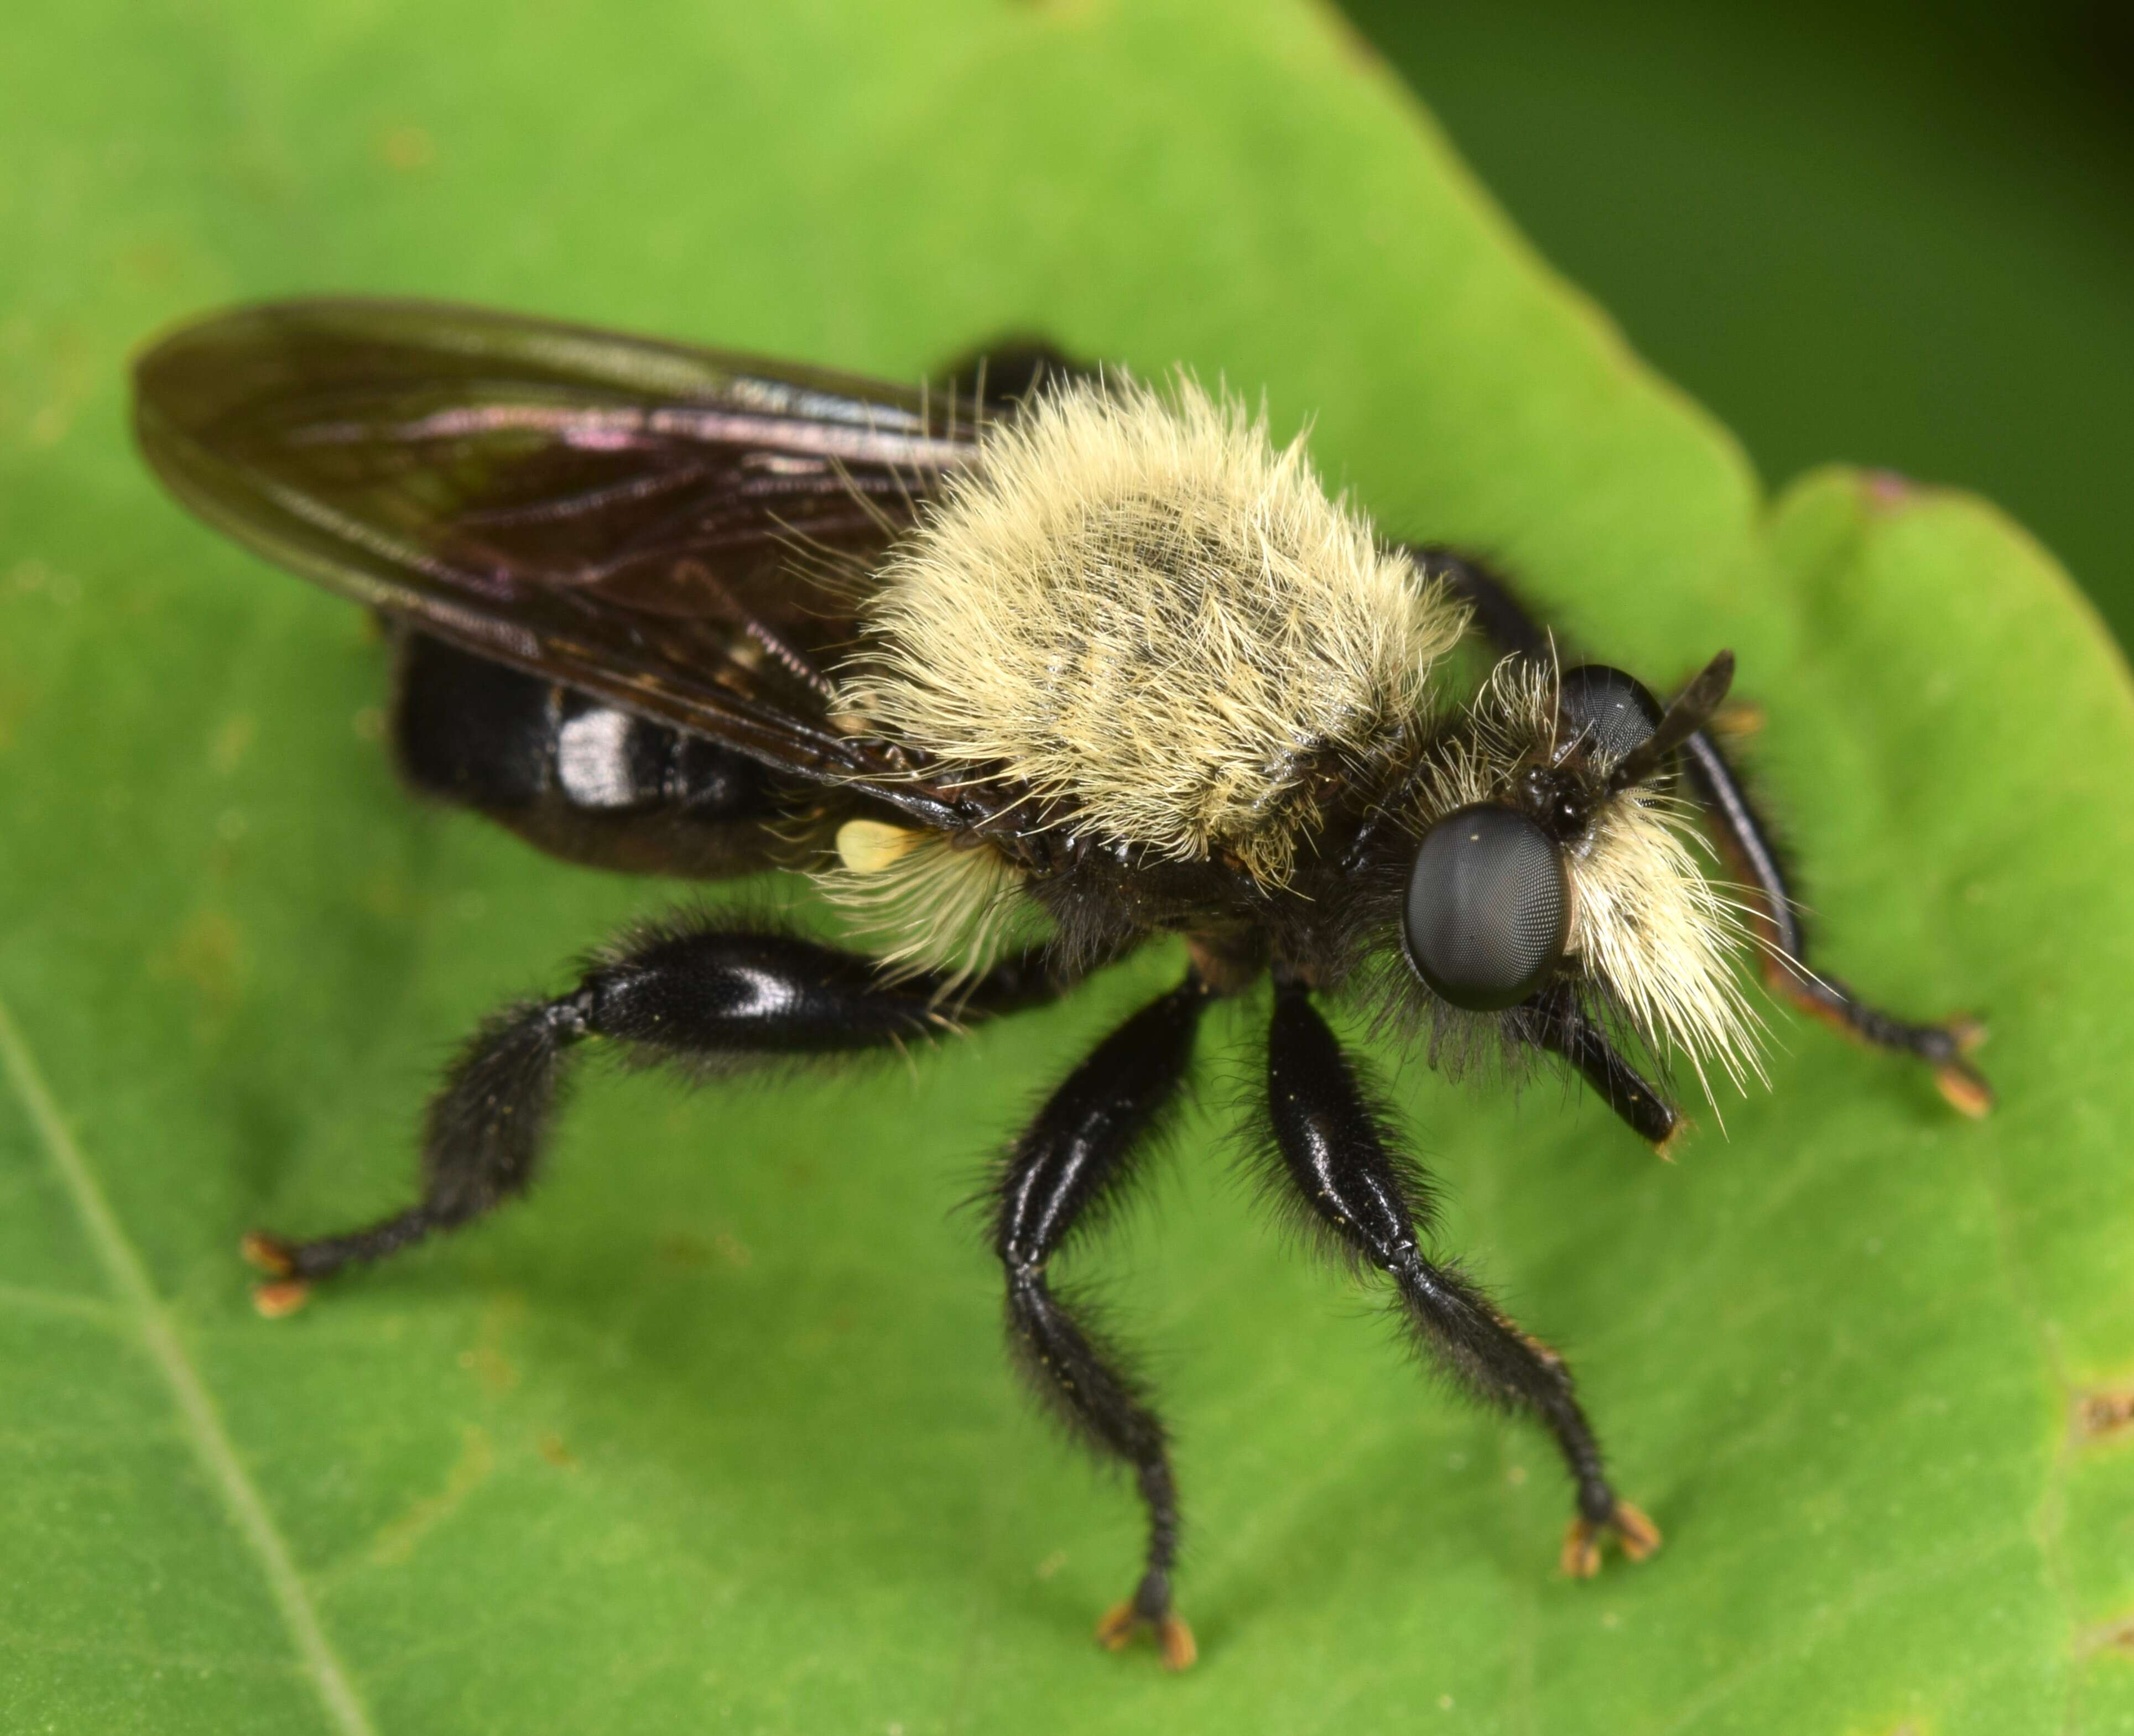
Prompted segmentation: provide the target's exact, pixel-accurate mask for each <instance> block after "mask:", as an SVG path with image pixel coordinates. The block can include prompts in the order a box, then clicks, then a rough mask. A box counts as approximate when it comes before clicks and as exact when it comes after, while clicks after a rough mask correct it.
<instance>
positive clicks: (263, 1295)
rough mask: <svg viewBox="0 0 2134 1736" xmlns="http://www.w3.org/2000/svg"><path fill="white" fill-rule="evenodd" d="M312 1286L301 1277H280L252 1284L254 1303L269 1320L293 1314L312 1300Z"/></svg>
mask: <svg viewBox="0 0 2134 1736" xmlns="http://www.w3.org/2000/svg"><path fill="white" fill-rule="evenodd" d="M310 1298H311V1285H308V1284H307V1283H305V1282H304V1280H302V1279H301V1278H283V1279H278V1280H276V1281H274V1282H273V1283H271V1284H255V1285H253V1286H252V1305H253V1307H254V1308H256V1309H258V1310H259V1312H260V1313H261V1314H263V1315H264V1316H265V1317H266V1318H267V1319H269V1320H278V1319H281V1318H282V1316H283V1315H284V1314H294V1313H296V1311H297V1309H300V1308H302V1306H303V1305H304V1304H305V1303H306V1302H307V1300H310Z"/></svg>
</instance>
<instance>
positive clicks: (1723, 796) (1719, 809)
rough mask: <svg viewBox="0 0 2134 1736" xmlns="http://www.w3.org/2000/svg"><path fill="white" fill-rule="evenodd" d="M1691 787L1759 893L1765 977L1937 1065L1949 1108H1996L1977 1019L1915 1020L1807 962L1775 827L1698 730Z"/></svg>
mask: <svg viewBox="0 0 2134 1736" xmlns="http://www.w3.org/2000/svg"><path fill="white" fill-rule="evenodd" d="M1682 755H1683V766H1684V768H1685V769H1686V770H1687V772H1688V774H1689V787H1690V788H1691V789H1692V790H1693V791H1694V792H1695V793H1696V794H1697V800H1698V802H1699V803H1702V806H1703V808H1704V811H1705V812H1706V813H1707V814H1709V815H1710V816H1711V817H1712V824H1713V827H1715V829H1716V831H1717V832H1718V834H1719V841H1720V847H1721V850H1722V851H1724V852H1725V853H1726V859H1727V861H1729V862H1730V863H1731V864H1732V866H1733V868H1734V871H1735V872H1736V874H1739V875H1743V876H1744V877H1745V879H1746V880H1748V881H1749V883H1750V885H1751V886H1752V887H1754V888H1755V890H1756V892H1757V894H1758V895H1759V896H1758V898H1757V899H1756V910H1755V917H1756V925H1757V928H1758V930H1759V933H1760V938H1761V939H1762V941H1763V947H1762V948H1761V951H1762V954H1763V969H1764V981H1765V982H1766V983H1768V984H1769V986H1770V987H1771V989H1772V990H1773V991H1774V992H1775V993H1777V994H1780V995H1783V996H1785V997H1786V999H1787V1000H1789V1001H1792V1002H1793V1003H1794V1005H1796V1006H1798V1007H1799V1008H1800V1009H1801V1010H1803V1012H1807V1013H1809V1014H1812V1015H1813V1016H1815V1017H1816V1018H1818V1019H1820V1020H1823V1023H1824V1024H1826V1025H1830V1026H1831V1027H1832V1028H1833V1029H1834V1030H1838V1031H1840V1032H1842V1033H1843V1034H1845V1035H1847V1036H1848V1037H1851V1038H1852V1039H1854V1040H1855V1041H1856V1042H1859V1043H1863V1044H1866V1045H1867V1046H1868V1047H1870V1048H1871V1049H1894V1050H1895V1051H1896V1052H1897V1053H1898V1054H1907V1055H1915V1056H1917V1057H1918V1058H1919V1059H1920V1060H1922V1061H1924V1062H1925V1063H1927V1065H1928V1066H1929V1067H1931V1068H1933V1069H1934V1084H1935V1085H1936V1087H1938V1089H1939V1090H1940V1092H1941V1094H1942V1096H1943V1097H1946V1098H1947V1099H1948V1102H1950V1104H1951V1105H1953V1107H1955V1108H1957V1109H1958V1110H1961V1111H1962V1112H1963V1113H1964V1114H1965V1115H1967V1116H1972V1117H1974V1118H1976V1117H1977V1116H1983V1115H1985V1114H1987V1112H1990V1111H1991V1110H1992V1107H1993V1087H1992V1086H1990V1085H1988V1084H1987V1083H1986V1078H1985V1075H1983V1074H1982V1073H1980V1072H1979V1071H1978V1069H1977V1068H1975V1067H1973V1066H1972V1064H1971V1063H1970V1061H1969V1059H1968V1058H1967V1057H1968V1056H1969V1055H1970V1054H1971V1051H1972V1050H1973V1049H1976V1048H1977V1046H1978V1045H1979V1044H1980V1043H1981V1042H1982V1041H1983V1040H1984V1039H1985V1036H1986V1028H1985V1026H1984V1025H1982V1024H1981V1023H1980V1022H1979V1021H1978V1020H1976V1019H1970V1018H1958V1019H1951V1020H1947V1021H1945V1022H1944V1023H1943V1024H1940V1025H1914V1024H1911V1023H1909V1021H1907V1020H1903V1019H1900V1018H1897V1017H1895V1015H1891V1014H1889V1013H1885V1012H1884V1011H1882V1010H1881V1009H1880V1008H1878V1007H1876V1006H1873V1005H1870V1004H1869V1003H1868V1002H1866V1001H1863V1000H1861V998H1860V996H1859V995H1858V994H1857V993H1856V992H1855V991H1854V990H1853V989H1852V986H1851V985H1850V984H1849V983H1847V982H1846V981H1843V980H1842V978H1839V977H1836V976H1831V975H1829V974H1828V973H1827V972H1823V971H1818V970H1813V969H1811V968H1810V967H1809V966H1808V937H1807V935H1806V933H1804V932H1803V928H1802V926H1801V920H1800V913H1799V909H1798V906H1797V905H1796V904H1794V899H1793V897H1792V895H1791V894H1790V892H1789V890H1787V885H1786V873H1785V867H1784V863H1783V861H1781V860H1780V858H1779V851H1778V849H1777V847H1776V846H1775V845H1774V843H1773V842H1772V841H1771V835H1770V829H1769V827H1767V826H1766V825H1765V823H1764V821H1763V818H1762V817H1761V816H1760V815H1759V814H1758V813H1757V812H1756V810H1755V806H1754V804H1753V803H1750V800H1749V795H1748V792H1747V791H1746V790H1745V789H1744V788H1742V787H1741V779H1740V778H1739V777H1737V776H1736V774H1735V771H1734V768H1733V767H1732V766H1731V765H1730V764H1727V761H1726V755H1725V754H1724V753H1723V752H1721V750H1720V747H1719V744H1718V743H1717V742H1716V741H1714V740H1712V737H1711V736H1710V735H1708V734H1707V733H1706V732H1705V731H1702V730H1699V731H1697V733H1696V734H1695V735H1692V736H1691V737H1690V738H1689V740H1687V741H1686V742H1684V743H1683V749H1682Z"/></svg>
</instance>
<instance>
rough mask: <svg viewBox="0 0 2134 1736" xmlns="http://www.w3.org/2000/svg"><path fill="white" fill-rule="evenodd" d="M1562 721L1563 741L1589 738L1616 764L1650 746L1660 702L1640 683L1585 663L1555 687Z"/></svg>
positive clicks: (1602, 665)
mask: <svg viewBox="0 0 2134 1736" xmlns="http://www.w3.org/2000/svg"><path fill="white" fill-rule="evenodd" d="M1557 709H1558V710H1559V711H1561V712H1562V716H1563V736H1562V739H1563V740H1565V741H1566V742H1568V741H1569V740H1571V739H1572V736H1574V735H1577V734H1578V733H1579V732H1580V731H1587V732H1589V734H1590V735H1591V740H1592V743H1593V751H1594V753H1595V754H1596V755H1597V756H1598V757H1599V758H1601V759H1607V760H1611V761H1612V760H1616V759H1621V758H1622V757H1623V755H1625V754H1627V753H1629V751H1630V750H1631V749H1632V748H1634V747H1637V746H1639V745H1640V744H1642V743H1643V742H1644V741H1645V740H1648V739H1649V737H1650V736H1651V735H1652V733H1653V731H1654V730H1655V729H1657V728H1658V726H1659V721H1660V706H1659V702H1658V700H1656V699H1654V697H1653V696H1652V695H1651V694H1650V693H1649V692H1646V691H1645V687H1644V682H1641V681H1639V680H1638V679H1637V678H1636V677H1634V676H1631V675H1625V673H1623V672H1622V671H1621V670H1620V669H1611V668H1609V667H1608V665H1607V664H1605V663H1581V664H1580V665H1579V666H1578V667H1577V668H1575V669H1567V670H1565V671H1564V672H1563V678H1562V681H1561V682H1559V683H1558V684H1557Z"/></svg>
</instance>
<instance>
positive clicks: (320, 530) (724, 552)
mask: <svg viewBox="0 0 2134 1736" xmlns="http://www.w3.org/2000/svg"><path fill="white" fill-rule="evenodd" d="M134 381H135V388H136V398H135V409H134V426H135V429H136V432H137V435H138V439H139V441H140V444H141V447H142V451H143V453H144V454H145V455H146V456H147V460H148V461H149V463H150V464H151V465H153V467H154V468H155V470H156V471H157V474H158V475H161V476H162V479H163V480H164V481H165V482H166V483H167V484H168V485H169V486H170V487H171V489H173V490H174V491H175V492H176V494H177V495H178V496H179V498H180V499H182V500H183V501H184V502H185V503H186V504H187V505H189V506H190V507H191V508H192V509H194V510H195V511H196V512H197V513H199V514H200V515H201V516H202V517H203V518H206V519H207V520H208V521H209V522H210V523H213V524H215V525H216V526H218V527H219V528H221V529H223V530H225V531H226V532H228V533H230V534H231V535H233V536H234V537H235V538H238V539H239V541H240V542H244V543H246V544H247V545H249V547H252V548H253V549H255V550H257V551H258V552H260V553H261V554H263V555H265V556H266V557H268V558H269V559H270V560H273V561H275V562H279V563H281V564H282V565H284V566H287V567H292V568H294V569H295V570H296V571H299V572H301V573H302V574H304V575H305V576H307V577H310V578H311V579H314V580H316V581H318V582H320V583H321V584H323V585H326V586H329V587H331V589H333V590H336V591H341V592H343V593H345V595H347V596H352V597H355V598H357V599H359V600H362V601H364V602H366V603H369V604H372V605H375V606H377V607H379V608H380V609H384V610H389V611H390V612H392V613H393V614H395V615H400V616H403V617H405V618H406V619H408V620H410V621H412V622H414V623H416V624H418V625H419V626H420V627H421V629H422V630H423V631H426V632H428V633H432V634H435V635H437V637H439V638H442V639H447V640H449V641H451V642H452V643H454V644H459V645H461V646H463V647H464V648H465V649H468V650H470V651H473V652H476V653H480V654H482V655H485V656H489V657H493V658H499V659H500V660H502V661H504V662H506V663H512V664H514V665H516V666H518V667H519V668H524V669H527V670H529V671H532V672H534V673H537V674H542V675H545V676H548V677H550V678H554V679H557V680H560V681H563V682H568V683H570V684H572V685H573V686H575V687H581V688H583V689H585V690H587V691H588V692H593V693H596V694H598V695H600V696H601V697H604V698H606V699H608V700H610V701H611V702H615V703H616V704H619V705H622V706H628V707H630V708H631V709H633V710H636V711H643V712H645V713H647V714H649V715H651V716H656V717H659V718H661V719H663V720H664V721H669V722H673V723H676V724H679V725H680V726H683V727H684V728H686V729H689V730H693V731H698V733H700V734H703V735H709V736H712V737H713V738H715V739H717V740H722V741H724V742H726V743H727V744H728V745H731V746H734V747H736V748H739V749H741V750H742V751H744V752H746V753H749V754H751V755H755V756H756V757H757V758H759V759H763V760H765V761H766V762H767V763H770V764H775V765H779V766H782V767H785V769H789V770H792V771H795V772H799V773H801V774H805V775H808V776H811V777H850V776H853V775H856V774H857V775H862V776H864V775H867V774H884V775H889V776H892V777H894V778H896V779H901V780H902V782H903V783H904V784H906V785H908V784H910V770H911V768H910V766H909V765H908V764H905V763H904V762H902V761H900V759H898V757H897V755H896V752H895V750H893V749H891V748H889V747H887V746H886V745H884V744H881V743H877V742H870V741H867V740H864V739H859V740H856V739H854V738H852V737H850V736H847V735H841V734H840V733H839V732H838V731H836V730H834V729H833V728H831V727H830V726H829V723H828V717H827V712H826V700H827V697H828V691H829V690H828V682H827V681H826V680H825V679H824V677H823V668H824V665H825V663H826V662H827V661H828V658H830V656H831V655H832V654H833V653H834V650H835V648H837V647H838V645H840V644H842V643H843V642H844V641H845V640H847V639H848V638H849V636H850V634H851V630H852V615H853V611H854V608H855V605H856V602H857V590H858V589H861V588H863V586H864V583H865V578H864V576H865V575H866V574H867V572H868V571H870V569H871V567H872V566H873V565H874V564H875V563H876V562H878V561H879V559H880V557H881V554H882V552H883V551H884V550H885V549H886V547H888V545H889V543H890V542H891V541H892V540H893V539H894V538H895V537H896V534H897V533H898V532H899V531H900V530H901V529H902V528H904V527H905V526H906V525H907V524H908V523H910V519H911V517H912V514H913V513H914V512H915V509H916V506H917V503H918V502H919V501H920V499H923V498H925V495H926V494H928V493H929V492H930V491H931V490H932V489H934V487H936V486H938V484H939V480H940V478H941V477H942V476H943V475H944V474H946V473H947V472H948V471H949V470H950V469H952V468H953V467H954V466H955V465H958V464H959V463H962V462H963V461H966V460H967V459H968V456H969V454H970V452H971V450H972V446H971V442H972V440H973V434H974V428H973V413H972V411H971V408H970V407H969V405H968V403H965V402H963V401H961V400H959V399H958V398H954V397H953V396H949V395H945V394H944V395H941V396H938V397H934V398H929V397H928V396H926V395H925V394H922V393H919V392H916V391H907V390H905V389H903V388H898V387H895V386H887V385H880V384H876V383H872V382H869V381H865V380H859V379H849V378H846V377H842V376H840V375H836V374H828V373H819V372H814V371H810V370H807V369H797V368H789V367H784V366H780V365H777V364H770V363H765V362H761V361H758V360H754V359H748V358H745V357H741V356H736V355H731V354H722V353H720V352H718V351H715V350H698V349H694V348H691V347H689V346H687V345H678V344H668V343H662V342H658V341H655V340H649V339H643V338H635V337H625V336H620V335H616V334H613V333H609V332H604V331H597V330H588V329H585V328H582V327H577V326H572V325H558V324H554V323H552V322H550V321H543V320H536V319H528V318H522V317H519V316H514V315H509V314H501V313H495V312H489V311H481V310H478V309H472V308H465V307H456V306H447V305H442V304H436V303H428V302H416V301H366V300H311V301H284V302H275V303H269V304H265V305H262V306H251V307H242V308H239V309H236V310H234V311H230V312H227V313H224V314H220V315H218V316H215V317H212V318H210V319H208V320H206V321H202V322H200V323H199V324H197V325H191V326H187V327H186V328H185V329H183V330H180V331H178V332H177V333H176V334H175V335H171V336H170V337H167V338H166V339H164V340H162V342H161V343H159V344H157V345H156V346H155V347H154V348H153V349H152V350H149V351H148V352H147V354H145V355H143V356H142V358H141V359H140V360H139V362H138V364H136V367H135V370H134Z"/></svg>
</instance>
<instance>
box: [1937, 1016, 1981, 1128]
mask: <svg viewBox="0 0 2134 1736" xmlns="http://www.w3.org/2000/svg"><path fill="white" fill-rule="evenodd" d="M1942 1029H1943V1030H1945V1031H1947V1032H1948V1034H1949V1036H1950V1037H1951V1039H1953V1040H1954V1042H1955V1044H1956V1054H1955V1055H1953V1057H1951V1058H1949V1059H1948V1060H1946V1061H1943V1063H1941V1065H1940V1066H1938V1067H1937V1068H1934V1086H1935V1088H1936V1089H1938V1091H1939V1092H1941V1094H1942V1096H1943V1097H1945V1098H1946V1099H1948V1103H1949V1105H1950V1107H1953V1108H1954V1109H1955V1110H1957V1111H1958V1112H1959V1113H1961V1114H1963V1115H1967V1116H1970V1117H1971V1119H1972V1120H1973V1121H1978V1120H1980V1119H1981V1118H1982V1117H1983V1116H1986V1115H1987V1113H1988V1112H1990V1111H1991V1110H1992V1107H1993V1087H1992V1086H1991V1085H1989V1084H1987V1083H1986V1076H1985V1075H1984V1074H1983V1073H1980V1072H1979V1071H1978V1069H1977V1068H1975V1067H1973V1066H1972V1065H1971V1063H1969V1062H1967V1061H1966V1060H1964V1059H1963V1057H1964V1056H1966V1055H1967V1054H1970V1053H1971V1052H1972V1050H1973V1049H1977V1047H1978V1045H1979V1044H1982V1043H1983V1042H1984V1041H1985V1040H1986V1026H1985V1024H1984V1022H1983V1021H1982V1020H1977V1019H1974V1018H1972V1017H1970V1016H1969V1015H1964V1016H1963V1017H1961V1018H1956V1019H1952V1020H1949V1021H1948V1024H1946V1025H1943V1027H1942Z"/></svg>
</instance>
